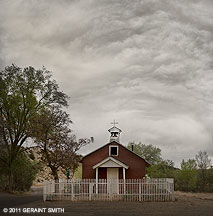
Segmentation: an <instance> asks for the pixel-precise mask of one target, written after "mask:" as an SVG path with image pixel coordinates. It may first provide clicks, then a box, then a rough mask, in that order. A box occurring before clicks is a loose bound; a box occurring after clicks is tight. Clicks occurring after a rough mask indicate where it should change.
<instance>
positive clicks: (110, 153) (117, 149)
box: [109, 145, 119, 156]
mask: <svg viewBox="0 0 213 216" xmlns="http://www.w3.org/2000/svg"><path fill="white" fill-rule="evenodd" d="M112 147H116V148H117V155H112V154H111V148H112ZM118 149H119V148H118V146H117V145H110V146H109V156H118Z"/></svg>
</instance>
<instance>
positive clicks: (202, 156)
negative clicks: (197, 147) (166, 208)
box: [195, 151, 211, 190]
mask: <svg viewBox="0 0 213 216" xmlns="http://www.w3.org/2000/svg"><path fill="white" fill-rule="evenodd" d="M195 159H196V161H197V166H198V168H199V169H200V178H201V179H200V180H201V187H202V190H204V189H205V185H206V181H207V169H208V168H209V167H210V166H211V159H209V157H208V154H207V152H206V151H203V152H202V151H199V152H198V154H197V155H196V156H195Z"/></svg>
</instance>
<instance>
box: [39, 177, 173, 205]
mask: <svg viewBox="0 0 213 216" xmlns="http://www.w3.org/2000/svg"><path fill="white" fill-rule="evenodd" d="M43 199H44V201H46V200H71V201H89V200H105V201H106V200H109V201H112V200H123V201H173V200H174V180H173V179H171V178H165V179H126V180H123V179H119V180H106V179H99V180H98V182H96V180H95V179H79V180H67V181H66V180H63V181H62V180H60V181H59V182H58V183H55V182H54V181H52V182H47V181H45V182H44V186H43Z"/></svg>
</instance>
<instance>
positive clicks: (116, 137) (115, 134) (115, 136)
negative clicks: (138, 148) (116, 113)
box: [108, 120, 122, 143]
mask: <svg viewBox="0 0 213 216" xmlns="http://www.w3.org/2000/svg"><path fill="white" fill-rule="evenodd" d="M111 124H113V127H111V128H110V129H109V130H108V131H109V132H110V142H113V141H116V142H118V143H119V142H120V134H121V132H122V130H121V129H120V128H118V127H116V126H115V125H116V124H118V122H115V120H114V122H112V123H111Z"/></svg>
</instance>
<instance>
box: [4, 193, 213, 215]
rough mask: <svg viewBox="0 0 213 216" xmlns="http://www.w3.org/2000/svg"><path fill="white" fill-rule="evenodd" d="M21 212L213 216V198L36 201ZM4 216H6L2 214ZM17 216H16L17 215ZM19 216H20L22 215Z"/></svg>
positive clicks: (186, 195) (180, 195) (188, 195)
mask: <svg viewBox="0 0 213 216" xmlns="http://www.w3.org/2000/svg"><path fill="white" fill-rule="evenodd" d="M20 207H21V208H24V207H25V208H26V207H28V208H30V207H32V208H47V209H49V208H64V213H45V214H44V213H41V214H40V213H34V214H26V213H25V215H64V216H65V215H71V216H96V215H97V216H99V215H100V216H111V215H112V216H120V215H122V216H135V215H140V216H143V215H148V216H161V215H167V216H213V194H206V193H205V194H204V193H183V192H175V201H174V202H116V201H115V202H97V201H91V202H71V201H63V202H62V201H54V202H42V201H37V202H33V203H31V204H28V205H27V206H24V205H22V206H20ZM4 215H7V214H4ZM19 215H20V214H19ZM22 215H23V213H22Z"/></svg>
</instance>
